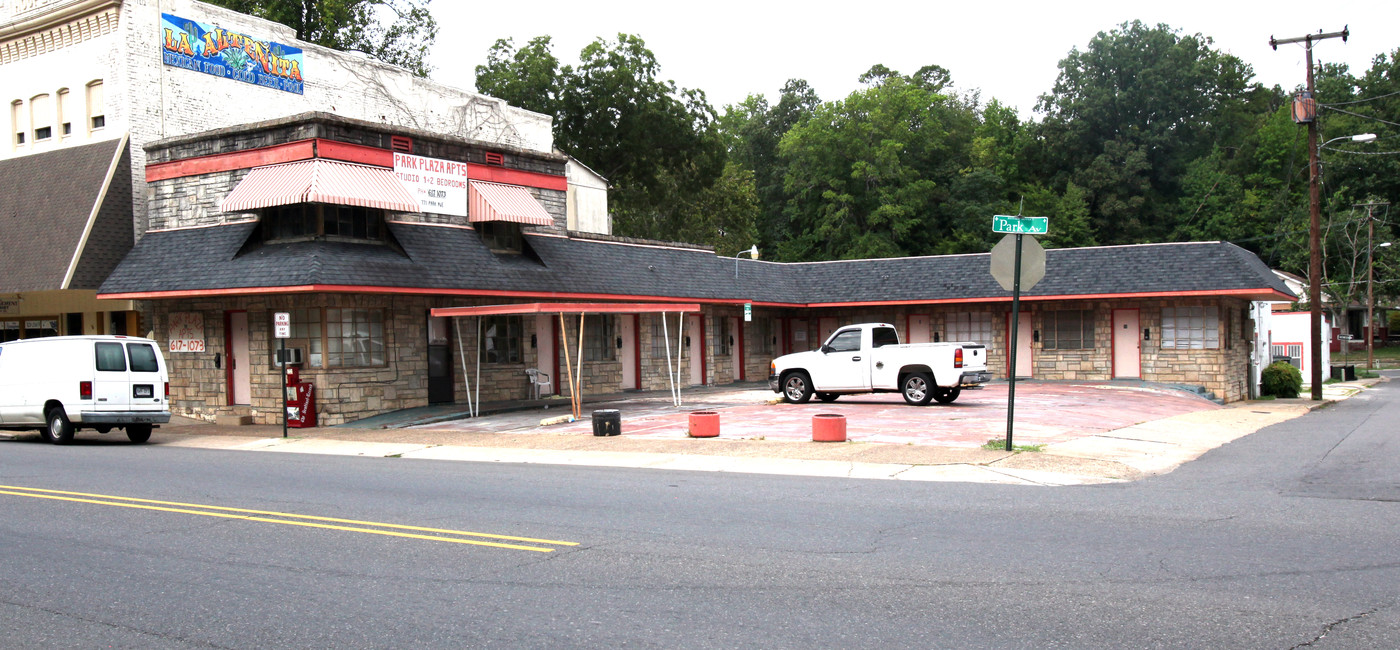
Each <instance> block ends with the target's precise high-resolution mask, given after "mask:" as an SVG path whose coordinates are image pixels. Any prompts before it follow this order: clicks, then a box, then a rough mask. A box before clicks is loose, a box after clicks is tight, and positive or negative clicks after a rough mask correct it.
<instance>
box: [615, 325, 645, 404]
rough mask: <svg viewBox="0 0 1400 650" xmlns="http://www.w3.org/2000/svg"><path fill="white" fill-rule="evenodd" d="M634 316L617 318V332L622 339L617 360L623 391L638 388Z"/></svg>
mask: <svg viewBox="0 0 1400 650" xmlns="http://www.w3.org/2000/svg"><path fill="white" fill-rule="evenodd" d="M636 318H637V317H636V315H634V314H621V315H619V316H618V317H617V332H618V336H619V337H620V338H621V339H622V347H620V348H618V350H617V352H618V359H619V361H621V362H622V385H621V388H622V389H623V390H631V389H634V388H640V387H641V386H639V385H637V321H636Z"/></svg>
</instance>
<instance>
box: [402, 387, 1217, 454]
mask: <svg viewBox="0 0 1400 650" xmlns="http://www.w3.org/2000/svg"><path fill="white" fill-rule="evenodd" d="M1006 396H1007V384H1005V383H1001V382H998V383H995V384H991V385H989V386H987V387H985V388H983V389H981V390H969V391H963V393H962V395H961V396H960V397H959V398H958V400H957V401H956V402H954V403H952V404H948V405H940V404H937V403H930V404H929V405H928V406H923V407H915V406H909V405H907V404H905V403H904V400H903V399H901V398H900V396H899V395H897V394H878V395H856V396H846V397H841V398H840V399H838V400H837V401H835V402H830V403H822V402H819V401H817V400H815V399H814V400H813V401H812V402H810V403H808V404H785V403H778V404H770V403H766V401H769V400H774V399H776V398H777V395H776V394H775V393H771V392H768V391H766V390H762V389H752V388H748V389H736V390H728V391H726V390H724V389H723V387H720V388H719V389H706V390H705V391H703V392H693V393H690V394H689V395H683V398H685V402H684V403H683V406H682V407H681V408H679V409H677V408H676V407H674V406H672V405H671V403H670V401H669V395H668V394H666V393H639V394H636V395H635V396H632V397H625V398H622V399H619V400H616V401H611V402H603V403H598V404H588V405H586V406H585V409H584V418H583V419H582V420H580V421H578V422H572V423H564V424H556V425H550V426H543V427H542V426H539V424H538V422H539V421H540V420H541V419H545V418H548V417H550V416H557V415H560V414H567V411H564V410H562V409H548V410H530V411H523V412H515V413H508V414H500V415H489V416H486V417H482V418H476V419H475V420H458V421H453V422H441V423H437V424H432V425H425V426H424V428H434V429H455V430H466V431H472V430H474V431H495V432H513V433H522V434H523V433H551V434H583V435H587V434H591V432H592V423H591V421H590V420H589V418H588V413H589V412H591V411H593V410H597V409H604V408H615V409H617V410H618V411H619V412H620V413H621V418H622V435H624V436H635V437H640V438H663V439H664V438H684V437H686V436H687V432H688V430H689V425H688V419H689V413H690V412H691V411H697V410H708V411H717V412H719V414H720V437H721V438H735V439H744V438H749V439H754V438H764V439H775V440H809V439H810V438H811V433H812V416H813V415H816V414H818V413H837V414H841V415H844V416H846V434H847V438H848V439H849V440H851V441H855V442H880V443H890V444H916V445H940V446H948V447H979V446H981V445H982V444H983V443H985V442H987V441H988V440H990V439H993V438H1003V437H1005V435H1006ZM1218 408H1221V407H1220V406H1219V405H1217V404H1215V403H1213V402H1210V401H1208V400H1206V399H1204V398H1202V397H1199V396H1196V395H1192V394H1189V393H1186V392H1183V391H1179V390H1174V389H1169V388H1164V387H1160V386H1154V385H1151V384H1147V385H1144V384H1140V383H1137V382H1133V383H1128V382H1086V383H1062V382H1054V383H1041V382H1034V381H1031V382H1023V383H1018V384H1017V386H1016V410H1015V415H1016V423H1015V430H1014V440H1015V443H1016V444H1018V445H1021V444H1047V443H1055V442H1063V441H1067V440H1073V439H1075V438H1081V437H1084V436H1089V435H1094V434H1098V433H1103V432H1106V431H1112V430H1115V429H1121V428H1123V427H1127V426H1131V425H1134V424H1138V423H1141V422H1148V421H1152V420H1160V419H1163V418H1168V417H1172V416H1175V415H1180V414H1183V413H1190V412H1194V411H1205V410H1212V409H1218Z"/></svg>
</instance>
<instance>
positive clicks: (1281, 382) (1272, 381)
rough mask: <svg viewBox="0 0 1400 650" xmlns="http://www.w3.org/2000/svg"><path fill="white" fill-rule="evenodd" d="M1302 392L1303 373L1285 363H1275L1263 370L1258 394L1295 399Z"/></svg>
mask: <svg viewBox="0 0 1400 650" xmlns="http://www.w3.org/2000/svg"><path fill="white" fill-rule="evenodd" d="M1301 390H1303V373H1302V372H1300V371H1299V370H1298V369H1297V368H1294V367H1293V364H1291V363H1288V362H1287V361H1275V362H1273V363H1271V364H1269V367H1267V368H1265V369H1264V382H1263V385H1262V386H1260V389H1259V392H1260V393H1261V394H1264V395H1273V396H1274V397H1297V396H1298V392H1299V391H1301Z"/></svg>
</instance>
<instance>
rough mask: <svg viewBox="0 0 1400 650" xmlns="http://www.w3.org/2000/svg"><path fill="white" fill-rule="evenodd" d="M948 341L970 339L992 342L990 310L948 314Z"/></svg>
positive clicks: (971, 340) (986, 342)
mask: <svg viewBox="0 0 1400 650" xmlns="http://www.w3.org/2000/svg"><path fill="white" fill-rule="evenodd" d="M947 330H948V336H947V338H946V339H945V340H948V341H959V342H964V341H970V342H973V343H981V344H982V345H986V346H990V345H991V344H992V314H991V313H990V312H985V311H982V312H958V313H953V314H948V319H947Z"/></svg>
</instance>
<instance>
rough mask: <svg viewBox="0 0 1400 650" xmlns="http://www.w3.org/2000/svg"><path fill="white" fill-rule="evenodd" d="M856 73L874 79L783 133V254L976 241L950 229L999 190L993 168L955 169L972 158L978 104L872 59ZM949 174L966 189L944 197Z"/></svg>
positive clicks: (885, 251) (897, 251)
mask: <svg viewBox="0 0 1400 650" xmlns="http://www.w3.org/2000/svg"><path fill="white" fill-rule="evenodd" d="M926 70H927V69H926ZM862 79H865V80H867V81H868V82H873V85H872V86H871V87H869V88H867V89H864V90H860V91H856V92H854V93H852V94H851V95H850V96H849V97H847V98H846V99H845V100H843V101H839V102H831V103H828V104H823V105H821V106H820V107H819V108H817V110H816V111H815V113H814V114H813V115H812V116H811V117H810V118H809V119H807V120H805V121H803V122H800V123H798V124H796V125H794V126H793V127H792V128H791V129H790V130H789V131H788V132H787V134H786V135H784V136H783V139H782V142H781V143H780V145H779V154H780V156H781V158H782V159H783V160H784V161H785V162H786V164H787V169H786V173H785V184H784V189H785V192H786V193H787V195H788V197H789V198H788V201H787V205H786V207H785V213H786V215H787V217H788V219H789V221H790V223H791V226H792V229H793V230H792V234H791V237H790V238H789V239H787V240H786V241H783V242H782V243H780V244H779V254H780V257H781V258H782V259H785V260H820V259H834V258H862V257H891V256H898V255H909V254H921V253H925V252H933V250H938V251H946V252H953V251H949V250H947V249H948V248H958V247H960V246H962V245H966V246H973V245H975V246H979V247H980V246H981V245H982V241H983V239H984V237H983V236H982V235H980V234H978V235H976V236H975V237H974V238H973V239H972V240H969V241H963V240H962V239H961V238H959V237H956V236H950V233H952V232H953V231H954V230H958V226H959V225H960V223H959V222H962V221H965V220H966V219H968V218H970V216H971V215H972V214H973V213H974V212H976V211H974V210H972V209H971V208H970V206H971V205H973V204H977V203H980V199H984V198H986V197H987V196H988V195H992V196H1000V195H1001V194H1002V193H1004V187H1003V186H1002V185H1001V181H1000V179H999V178H998V177H997V176H996V175H995V174H990V173H984V174H979V175H977V176H975V177H973V178H968V179H963V180H959V178H958V177H959V173H960V172H962V171H966V170H967V168H968V166H969V165H968V163H969V157H968V151H969V149H970V143H971V141H972V137H973V130H974V128H975V126H976V116H975V114H974V112H973V111H972V110H970V108H969V107H968V106H967V105H965V104H963V103H961V102H959V101H957V100H955V99H953V98H950V97H948V96H946V95H944V94H941V93H939V92H937V91H935V90H933V89H932V87H931V86H930V85H929V84H927V83H924V80H923V79H922V78H920V77H918V76H915V77H912V78H911V77H905V76H902V75H899V74H898V73H895V72H893V71H890V70H888V69H886V68H884V66H879V65H877V66H874V67H873V68H871V71H870V72H867V73H866V74H865V75H864V76H863V77H862ZM955 181H958V182H959V183H960V189H961V190H963V192H962V194H961V196H960V197H959V201H960V202H959V203H958V204H956V205H950V202H949V198H950V196H952V194H950V190H952V189H953V186H954V182H955ZM979 210H980V209H979ZM990 214H991V213H990V212H988V213H986V215H985V216H987V217H990ZM983 230H986V228H980V229H979V230H978V232H979V233H980V232H981V231H983ZM959 232H965V233H969V234H970V233H971V231H967V230H966V229H962V230H959ZM958 241H962V244H958V243H957V242H958ZM931 249H932V250H931ZM981 250H985V248H981Z"/></svg>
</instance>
